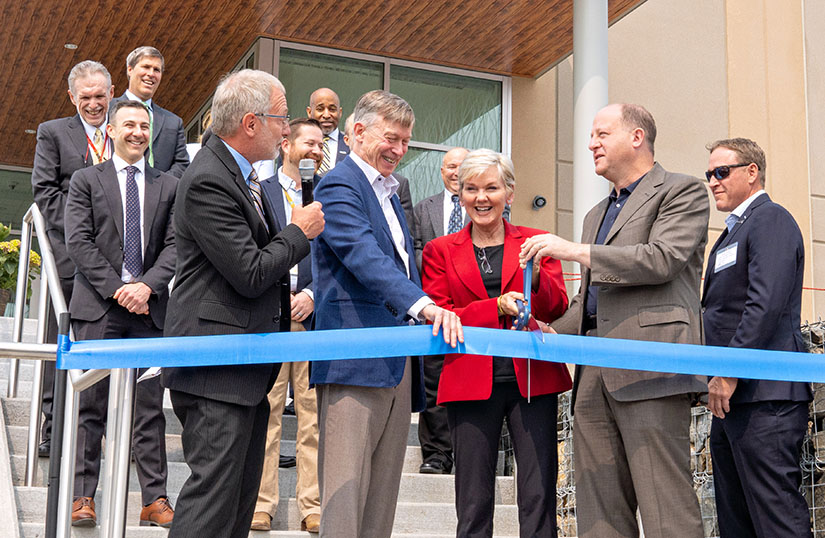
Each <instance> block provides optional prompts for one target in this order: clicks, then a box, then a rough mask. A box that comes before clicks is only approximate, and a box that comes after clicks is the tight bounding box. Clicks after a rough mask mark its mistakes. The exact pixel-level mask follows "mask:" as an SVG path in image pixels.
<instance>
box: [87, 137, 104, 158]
mask: <svg viewBox="0 0 825 538" xmlns="http://www.w3.org/2000/svg"><path fill="white" fill-rule="evenodd" d="M86 142H87V143H88V144H87V145H88V147H89V148H90V149H91V150H92V151H93V152H94V154H95V157H97V162H98V163H102V162H103V161H104V159H103V155H105V154H106V145H107V144H108V143H109V133H106V134H104V135H103V151H101V152H100V153H98V152H97V148H96V147H95V145H94V143H93V142H92V139H91V138H89V135H88V133H87V134H86ZM88 154H89V152H88V151H87V152H86V155H88Z"/></svg>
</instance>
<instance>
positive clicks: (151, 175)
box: [143, 165, 161, 251]
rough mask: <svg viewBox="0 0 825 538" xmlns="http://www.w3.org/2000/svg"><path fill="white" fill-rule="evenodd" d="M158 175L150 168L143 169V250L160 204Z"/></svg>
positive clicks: (147, 243) (145, 247)
mask: <svg viewBox="0 0 825 538" xmlns="http://www.w3.org/2000/svg"><path fill="white" fill-rule="evenodd" d="M159 177H160V173H159V172H158V171H157V170H155V169H154V168H152V167H151V166H148V165H147V166H146V167H145V173H144V174H143V189H144V191H143V248H144V251H146V250H147V248H148V246H149V237H150V233H151V231H152V226H153V225H154V223H155V216H156V215H157V212H158V203H159V202H160V190H161V182H160V181H159V180H158V178H159Z"/></svg>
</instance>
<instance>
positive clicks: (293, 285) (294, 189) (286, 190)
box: [278, 167, 315, 301]
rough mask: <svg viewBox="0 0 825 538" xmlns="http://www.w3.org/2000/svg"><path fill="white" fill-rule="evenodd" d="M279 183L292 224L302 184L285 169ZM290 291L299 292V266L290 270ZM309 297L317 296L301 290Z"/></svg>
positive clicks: (287, 222)
mask: <svg viewBox="0 0 825 538" xmlns="http://www.w3.org/2000/svg"><path fill="white" fill-rule="evenodd" d="M278 183H279V184H280V185H281V194H282V195H283V196H281V198H282V199H283V201H284V215H285V216H286V224H289V223H290V222H292V208H293V207H294V205H295V204H300V203H302V202H301V182H300V181H295V180H294V179H292V178H291V177H289V176H288V175H286V174H284V169H283V167H281V168H278ZM289 289H290V291H293V292H297V291H298V264H295V265H293V266H292V267H291V268H290V270H289ZM300 291H302V292H304V293H306V294H307V295H309V298H310V299H312V300H313V301H314V300H315V294H314V293H312V290H311V289H309V288H304V289H302V290H300Z"/></svg>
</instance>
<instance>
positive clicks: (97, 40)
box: [0, 0, 643, 166]
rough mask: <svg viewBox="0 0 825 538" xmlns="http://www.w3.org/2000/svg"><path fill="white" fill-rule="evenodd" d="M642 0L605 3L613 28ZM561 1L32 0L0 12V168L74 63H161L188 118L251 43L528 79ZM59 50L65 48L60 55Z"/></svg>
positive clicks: (563, 29)
mask: <svg viewBox="0 0 825 538" xmlns="http://www.w3.org/2000/svg"><path fill="white" fill-rule="evenodd" d="M641 1H643V0H609V2H608V6H609V17H610V20H611V21H614V20H617V19H618V18H620V17H621V16H623V15H624V14H625V13H627V12H628V11H629V10H631V9H632V8H633V7H635V6H636V5H638V4H639V3H641ZM572 25H573V12H572V0H543V1H536V0H493V1H490V0H468V1H465V2H454V1H444V0H384V1H383V2H376V1H375V0H340V1H338V2H318V1H317V0H234V1H232V2H227V1H226V0H190V1H187V2H170V1H168V0H167V1H161V0H103V1H100V2H87V1H83V2H81V1H80V0H40V1H38V2H29V3H25V2H3V3H2V7H0V27H2V28H3V32H0V55H1V56H0V57H2V58H3V59H4V69H3V76H2V77H1V78H0V92H2V93H0V95H3V99H2V100H0V132H2V135H3V140H4V143H3V144H2V145H0V163H3V164H11V165H19V166H31V164H32V160H33V157H34V146H35V136H34V135H27V134H24V130H25V129H36V128H37V125H38V124H39V123H41V122H43V121H46V120H49V119H52V118H57V117H62V116H68V115H71V114H73V113H74V108H73V107H72V105H71V103H70V102H69V99H68V96H67V95H66V90H67V85H66V77H67V76H68V73H69V70H70V69H71V68H72V66H73V65H75V64H76V63H78V62H80V61H82V60H84V59H94V60H98V61H100V62H102V63H103V64H104V65H106V67H107V68H108V69H109V71H110V72H111V73H112V80H113V83H114V84H115V95H121V94H122V93H123V91H124V90H125V89H126V87H127V81H126V68H125V63H126V55H127V54H128V53H129V52H130V51H131V50H133V49H134V48H135V47H137V46H139V45H146V44H149V45H153V46H155V47H157V48H159V49H160V50H161V51H162V52H163V54H164V56H165V58H166V71H165V73H164V77H163V80H162V82H161V85H160V88H159V90H158V93H157V95H156V96H155V97H156V99H157V101H158V103H159V104H161V105H162V106H164V107H166V108H168V109H170V110H172V111H174V112H175V113H176V114H178V115H180V116H181V117H182V118H183V119H184V122H186V121H188V120H189V119H190V118H191V117H192V116H193V115H194V114H195V113H196V112H197V110H198V108H199V107H200V105H201V104H202V103H203V102H204V101H205V100H206V99H207V98H208V97H209V95H211V93H212V91H213V90H214V87H215V85H216V84H217V81H218V80H219V79H220V77H221V76H222V75H223V74H224V73H225V72H227V71H228V70H229V69H231V68H232V67H233V66H234V64H235V63H236V62H237V61H238V60H239V59H240V57H241V55H242V54H243V53H244V52H245V51H247V50H248V49H249V47H250V46H251V45H252V44H253V43H254V41H255V39H257V38H258V37H259V36H268V37H273V38H277V39H282V40H286V41H294V42H299V43H307V44H313V45H320V46H324V47H332V48H337V49H343V50H350V51H355V52H365V53H369V54H379V55H384V56H390V57H394V58H401V59H407V60H415V61H420V62H426V63H433V64H438V65H446V66H452V67H461V68H466V69H472V70H479V71H485V72H491V73H498V74H505V75H513V76H524V77H536V76H538V75H540V74H541V73H543V72H544V71H546V70H547V69H549V68H550V67H552V66H553V65H555V64H556V63H557V62H558V61H560V60H561V59H562V58H564V57H565V56H567V55H568V54H569V53H570V51H571V50H572V47H573V34H572ZM64 43H75V44H77V45H78V48H77V50H67V49H65V48H64V47H63V44H64Z"/></svg>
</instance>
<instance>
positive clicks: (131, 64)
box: [112, 46, 189, 178]
mask: <svg viewBox="0 0 825 538" xmlns="http://www.w3.org/2000/svg"><path fill="white" fill-rule="evenodd" d="M165 66H166V64H165V62H164V60H163V55H162V54H161V53H160V51H159V50H158V49H156V48H155V47H145V46H144V47H138V48H136V49H135V50H133V51H132V52H130V53H129V56H127V57H126V76H127V77H128V78H129V89H127V90H126V91H125V92H124V94H123V95H121V96H120V97H118V98H116V99H114V100H113V101H112V105H114V104H115V103H117V102H118V101H123V100H125V99H130V100H132V101H140V102H141V103H143V104H144V105H145V106H146V109H147V110H148V111H149V117H150V119H151V122H152V123H151V130H150V135H151V142H150V144H149V147H148V148H147V149H146V160H147V161H146V162H147V163H148V164H149V166H151V167H152V168H155V169H156V170H160V171H161V172H167V173H169V174H172V175H173V176H175V177H177V178H179V177H181V176H182V175H183V171H184V170H186V167H187V166H189V154H188V153H187V152H186V136H185V134H184V131H183V120H181V119H180V118H179V117H178V116H177V115H175V114H173V113H172V112H169V111H168V110H166V109H165V108H161V107H160V105H158V104H157V103H156V102H155V101H154V99H153V98H154V96H155V93H156V92H157V91H158V87H159V86H160V80H161V78H162V77H163V70H164V68H165Z"/></svg>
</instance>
